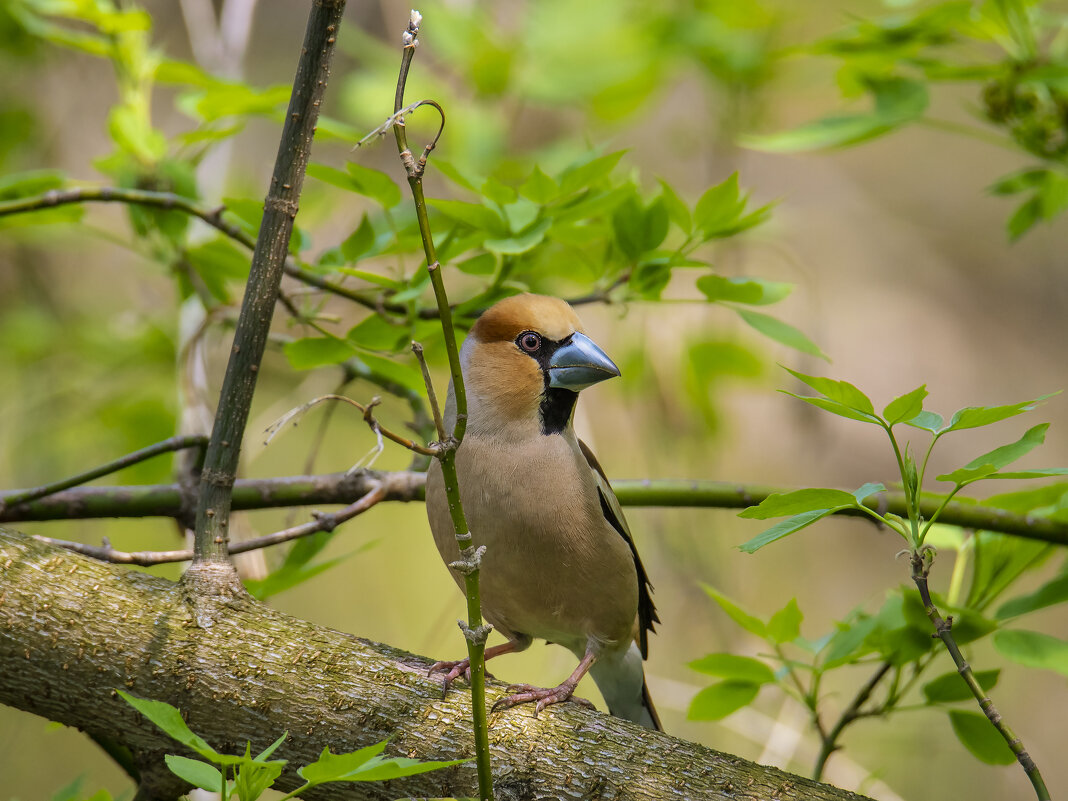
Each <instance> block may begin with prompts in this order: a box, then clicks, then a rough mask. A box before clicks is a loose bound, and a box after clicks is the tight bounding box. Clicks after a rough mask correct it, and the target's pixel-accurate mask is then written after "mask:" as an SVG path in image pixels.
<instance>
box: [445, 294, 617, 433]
mask: <svg viewBox="0 0 1068 801" xmlns="http://www.w3.org/2000/svg"><path fill="white" fill-rule="evenodd" d="M461 357H462V361H463V372H464V382H465V386H466V389H467V393H468V402H469V412H470V416H471V423H472V424H475V425H483V426H494V427H504V426H509V425H513V424H520V425H522V424H523V423H531V424H535V423H536V424H537V425H538V426H540V428H541V432H542V433H543V434H554V433H559V432H560V431H562V430H563V429H564V428H565V427H566V426H567V424H568V423H569V421H570V420H571V413H572V411H573V410H574V407H575V401H576V400H577V399H578V393H579V391H580V390H583V389H585V388H586V387H589V386H592V385H593V384H596V383H597V382H599V381H604V380H605V379H606V378H612V377H614V376H617V375H619V368H618V367H616V365H615V364H614V363H613V362H612V360H611V359H609V358H608V356H607V355H606V354H605V352H604V351H603V350H601V349H600V348H599V347H597V345H596V344H594V342H593V340H592V339H590V338H589V337H588V336H586V335H585V334H584V333H583V331H582V322H581V321H580V320H579V318H578V315H577V314H575V311H574V309H572V308H571V307H570V306H569V305H568V304H567V303H565V302H564V301H562V300H560V299H558V298H550V297H546V296H544V295H529V294H525V295H515V296H513V297H510V298H505V299H504V300H502V301H500V302H498V303H496V304H495V305H493V306H491V307H490V308H489V309H487V310H486V311H485V312H484V313H483V314H482V316H481V317H479V318H478V321H477V322H476V323H475V325H474V327H473V328H472V329H471V333H470V334H469V335H468V337H467V340H466V341H465V342H464V346H463V351H462V353H461Z"/></svg>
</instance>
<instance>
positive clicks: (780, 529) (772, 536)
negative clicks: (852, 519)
mask: <svg viewBox="0 0 1068 801" xmlns="http://www.w3.org/2000/svg"><path fill="white" fill-rule="evenodd" d="M833 512H834V509H816V510H814V511H811V512H803V513H801V514H799V515H794V516H793V517H788V518H786V519H785V520H780V521H779V522H778V523H776V524H775V525H774V526H772V527H771V528H768V529H764V531H762V532H761V533H760V534H758V535H757V536H755V537H753V539H751V540H748V541H747V542H743V543H742V544H741V545H739V546H738V549H739V550H740V551H744V552H745V553H756V552H757V551H759V550H760V549H761V548H763V547H764V546H765V545H770V544H771V543H773V542H775V541H776V540H781V539H782V538H783V537H788V536H789V535H791V534H793V533H795V532H797V531H800V530H801V529H803V528H807V527H808V526H811V525H812V524H813V523H815V522H816V521H817V520H821V519H823V518H824V517H826V516H827V515H829V514H832V513H833Z"/></svg>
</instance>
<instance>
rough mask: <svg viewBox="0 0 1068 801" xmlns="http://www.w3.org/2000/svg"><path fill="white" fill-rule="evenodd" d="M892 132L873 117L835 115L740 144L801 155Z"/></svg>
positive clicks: (755, 136) (748, 136)
mask: <svg viewBox="0 0 1068 801" xmlns="http://www.w3.org/2000/svg"><path fill="white" fill-rule="evenodd" d="M890 130H891V126H889V125H887V124H886V123H884V122H883V121H882V120H880V119H879V118H878V117H876V116H875V115H874V114H835V115H831V116H827V117H822V118H820V119H818V120H813V121H812V122H807V123H805V124H804V125H799V126H797V127H796V128H792V129H790V130H788V131H780V132H778V133H773V134H763V135H756V134H749V135H747V136H743V137H741V138H740V143H741V145H742V146H743V147H747V148H750V149H752V150H761V151H764V152H765V153H801V152H805V151H809V150H823V149H825V148H834V147H845V146H847V145H855V144H859V143H860V142H864V141H866V140H868V139H874V138H875V137H877V136H880V135H882V134H884V133H887V132H888V131H890Z"/></svg>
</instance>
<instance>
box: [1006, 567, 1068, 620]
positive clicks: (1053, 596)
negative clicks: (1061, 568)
mask: <svg viewBox="0 0 1068 801" xmlns="http://www.w3.org/2000/svg"><path fill="white" fill-rule="evenodd" d="M1065 601H1068V574H1066V575H1062V576H1057V577H1056V578H1055V579H1053V580H1051V581H1048V582H1046V583H1045V584H1043V585H1042V586H1041V587H1039V588H1038V589H1037V590H1035V591H1034V592H1032V593H1031V594H1029V595H1021V596H1020V597H1019V598H1013V599H1011V600H1009V601H1006V602H1005V603H1003V604H1002V605H1001V607H1000V608H999V609H998V611H997V614H995V615H994V617H996V618H997V619H998V620H1007V619H1008V618H1012V617H1019V616H1020V615H1026V614H1028V613H1029V612H1035V611H1037V610H1039V609H1045V608H1046V607H1047V606H1054V605H1055V604H1059V603H1064V602H1065Z"/></svg>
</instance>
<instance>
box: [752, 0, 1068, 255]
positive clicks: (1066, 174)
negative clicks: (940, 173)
mask: <svg viewBox="0 0 1068 801" xmlns="http://www.w3.org/2000/svg"><path fill="white" fill-rule="evenodd" d="M906 5H907V6H909V7H907V8H901V9H898V10H895V11H894V12H893V13H891V14H890V15H888V16H885V17H883V18H880V19H862V20H859V21H856V22H854V23H852V24H851V25H850V26H849V27H847V28H846V29H844V30H842V31H840V32H838V33H836V34H834V35H832V36H830V37H827V38H826V39H823V40H821V41H818V42H816V43H815V44H813V45H810V46H808V47H805V48H803V51H804V52H807V53H809V54H815V55H819V56H825V57H827V56H829V57H832V58H835V59H837V60H838V62H839V65H840V66H839V69H838V75H837V78H838V85H839V87H840V89H841V91H842V94H843V96H844V97H845V99H847V100H850V101H853V100H856V99H858V98H865V99H867V101H868V103H869V104H870V108H869V109H868V110H865V111H848V112H838V113H834V114H831V115H828V116H825V117H821V118H819V119H817V120H814V121H812V122H809V123H805V124H804V125H801V126H799V127H797V128H794V129H791V130H787V131H782V132H779V133H774V134H770V135H765V136H750V137H747V138H746V139H745V143H746V144H748V145H749V146H752V147H755V148H758V149H762V150H769V151H776V152H795V151H805V150H813V149H819V148H833V147H847V146H853V145H857V144H860V143H862V142H866V141H869V140H871V139H874V138H876V137H880V136H885V135H886V134H889V133H891V132H893V131H897V130H900V129H901V128H903V127H905V126H906V125H914V124H917V123H924V122H928V123H931V124H934V125H941V123H939V122H938V121H937V120H935V121H932V120H930V119H929V118H928V117H927V113H928V107H929V105H930V96H931V92H932V89H933V88H934V87H936V86H939V85H961V84H963V85H967V86H970V87H972V89H973V92H974V94H973V97H974V99H975V104H974V105H975V108H974V113H975V116H976V117H977V118H978V119H977V123H978V124H977V126H975V127H969V126H956V125H952V124H946V125H944V126H943V127H945V128H946V129H947V130H950V131H953V132H957V133H963V134H965V135H974V136H978V137H980V138H993V139H994V141H996V142H999V143H1002V144H1005V145H1007V146H1009V147H1011V148H1014V149H1017V150H1019V151H1021V152H1022V153H1024V154H1026V155H1027V156H1029V157H1030V158H1032V159H1035V160H1037V161H1038V162H1039V165H1038V166H1034V167H1029V168H1027V169H1024V170H1022V171H1019V172H1014V173H1012V174H1010V175H1007V176H1004V177H1002V178H1000V179H998V180H997V181H996V182H995V183H994V184H993V186H992V187H991V191H992V192H993V193H994V194H996V195H1014V194H1023V195H1025V196H1026V197H1025V199H1024V201H1023V203H1021V204H1020V205H1019V206H1018V207H1017V208H1016V210H1015V212H1014V213H1013V214H1012V215H1011V217H1010V218H1009V220H1008V223H1007V229H1008V233H1009V236H1010V238H1011V239H1014V240H1015V239H1018V238H1019V237H1021V236H1022V235H1023V234H1025V233H1026V232H1027V231H1028V230H1030V229H1031V228H1032V227H1033V226H1034V225H1036V224H1037V223H1039V222H1048V221H1051V220H1053V219H1055V218H1057V217H1058V216H1059V215H1060V214H1062V213H1063V212H1064V211H1065V209H1068V82H1066V77H1068V45H1066V42H1068V39H1066V37H1065V32H1066V31H1068V15H1065V14H1064V13H1063V11H1061V10H1059V9H1056V8H1055V4H1054V3H1049V2H1037V1H1036V0H983V2H974V3H973V2H966V1H964V0H946V1H945V2H938V3H934V4H924V5H919V4H917V7H911V6H912V5H913V4H906Z"/></svg>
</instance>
